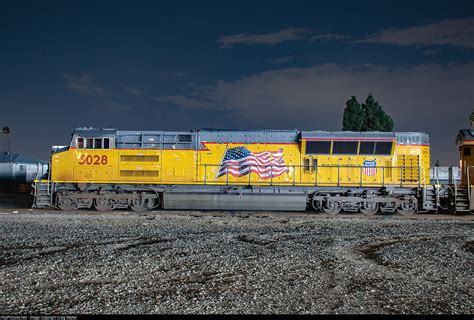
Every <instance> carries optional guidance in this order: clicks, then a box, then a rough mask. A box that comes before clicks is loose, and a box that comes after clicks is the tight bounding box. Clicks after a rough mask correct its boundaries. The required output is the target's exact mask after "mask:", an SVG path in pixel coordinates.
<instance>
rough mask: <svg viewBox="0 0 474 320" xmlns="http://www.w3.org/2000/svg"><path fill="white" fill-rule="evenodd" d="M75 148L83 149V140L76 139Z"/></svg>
mask: <svg viewBox="0 0 474 320" xmlns="http://www.w3.org/2000/svg"><path fill="white" fill-rule="evenodd" d="M77 148H78V149H84V138H77Z"/></svg>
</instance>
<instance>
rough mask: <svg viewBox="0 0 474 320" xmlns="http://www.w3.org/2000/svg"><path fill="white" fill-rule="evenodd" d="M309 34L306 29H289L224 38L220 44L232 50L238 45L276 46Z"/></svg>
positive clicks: (221, 38) (220, 39)
mask: <svg viewBox="0 0 474 320" xmlns="http://www.w3.org/2000/svg"><path fill="white" fill-rule="evenodd" d="M307 32H309V30H308V29H305V28H291V27H290V28H287V29H284V30H281V31H279V32H273V33H264V34H244V33H241V34H235V35H230V36H222V37H220V38H219V40H218V42H219V43H220V44H221V46H220V48H230V47H233V46H234V45H237V44H263V45H274V44H277V43H281V42H284V41H291V40H297V39H301V38H302V35H303V34H305V33H307Z"/></svg>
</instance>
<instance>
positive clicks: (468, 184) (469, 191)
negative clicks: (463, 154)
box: [466, 166, 473, 206]
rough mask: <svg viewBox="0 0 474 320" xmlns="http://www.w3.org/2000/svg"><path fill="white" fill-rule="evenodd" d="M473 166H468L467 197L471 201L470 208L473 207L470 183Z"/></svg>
mask: <svg viewBox="0 0 474 320" xmlns="http://www.w3.org/2000/svg"><path fill="white" fill-rule="evenodd" d="M472 167H473V166H467V169H466V170H467V172H466V173H467V197H468V199H469V206H470V205H471V183H470V182H469V169H470V168H472Z"/></svg>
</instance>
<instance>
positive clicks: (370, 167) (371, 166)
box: [362, 160, 377, 177]
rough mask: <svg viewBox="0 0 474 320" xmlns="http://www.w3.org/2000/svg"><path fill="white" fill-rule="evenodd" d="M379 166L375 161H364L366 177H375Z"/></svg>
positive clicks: (363, 169)
mask: <svg viewBox="0 0 474 320" xmlns="http://www.w3.org/2000/svg"><path fill="white" fill-rule="evenodd" d="M376 166H377V162H376V161H375V160H365V161H364V167H363V168H362V172H363V173H364V174H365V175H366V176H370V177H371V176H375V173H376V170H377V169H376V168H375V167H376Z"/></svg>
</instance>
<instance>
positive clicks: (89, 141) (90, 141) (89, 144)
mask: <svg viewBox="0 0 474 320" xmlns="http://www.w3.org/2000/svg"><path fill="white" fill-rule="evenodd" d="M86 148H87V149H93V148H94V139H92V138H87V139H86Z"/></svg>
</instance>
